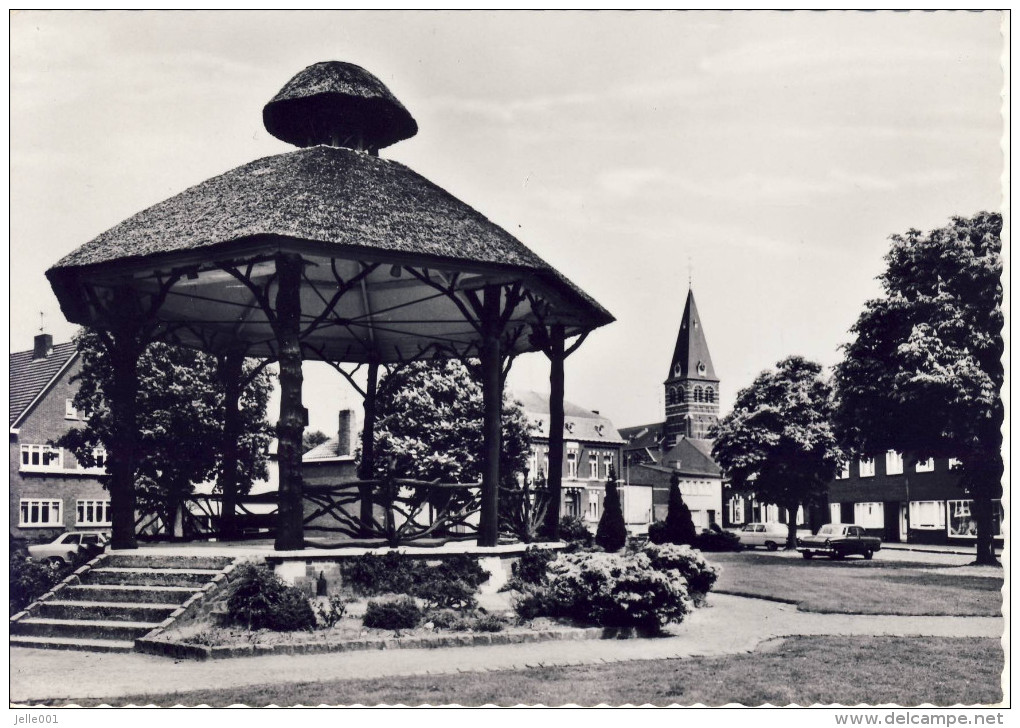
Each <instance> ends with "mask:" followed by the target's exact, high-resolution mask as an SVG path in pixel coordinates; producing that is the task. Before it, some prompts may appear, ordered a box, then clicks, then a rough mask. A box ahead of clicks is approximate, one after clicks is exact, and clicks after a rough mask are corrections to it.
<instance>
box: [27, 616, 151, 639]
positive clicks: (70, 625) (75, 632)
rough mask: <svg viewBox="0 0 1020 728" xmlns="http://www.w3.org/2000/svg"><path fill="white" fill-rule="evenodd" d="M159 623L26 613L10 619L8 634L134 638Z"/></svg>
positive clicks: (80, 637) (78, 637)
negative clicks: (33, 615) (20, 617)
mask: <svg viewBox="0 0 1020 728" xmlns="http://www.w3.org/2000/svg"><path fill="white" fill-rule="evenodd" d="M158 626H159V622H118V621H104V620H94V619H47V618H43V617H28V618H26V619H19V620H18V621H17V622H11V634H12V635H21V636H26V637H62V638H66V637H71V638H76V639H86V640H91V639H100V640H121V641H124V640H134V639H136V638H138V637H141V636H142V635H144V634H145V633H147V632H149V631H151V630H153V629H155V628H156V627H158Z"/></svg>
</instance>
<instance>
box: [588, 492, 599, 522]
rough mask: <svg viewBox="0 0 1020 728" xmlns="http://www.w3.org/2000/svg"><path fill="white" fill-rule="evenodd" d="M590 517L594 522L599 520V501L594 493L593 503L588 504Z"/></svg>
mask: <svg viewBox="0 0 1020 728" xmlns="http://www.w3.org/2000/svg"><path fill="white" fill-rule="evenodd" d="M588 517H589V518H590V519H591V520H593V521H597V520H599V499H598V496H596V495H595V494H594V493H592V496H591V501H590V502H589V503H588Z"/></svg>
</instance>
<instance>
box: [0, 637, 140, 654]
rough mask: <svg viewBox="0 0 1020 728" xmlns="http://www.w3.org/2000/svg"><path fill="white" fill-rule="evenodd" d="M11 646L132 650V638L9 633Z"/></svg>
mask: <svg viewBox="0 0 1020 728" xmlns="http://www.w3.org/2000/svg"><path fill="white" fill-rule="evenodd" d="M9 642H10V645H11V647H28V648H32V649H38V650H86V651H88V652H132V651H133V650H134V649H135V643H134V641H133V640H94V639H80V638H75V637H28V636H24V635H11V636H10V640H9Z"/></svg>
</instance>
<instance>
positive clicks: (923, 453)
mask: <svg viewBox="0 0 1020 728" xmlns="http://www.w3.org/2000/svg"><path fill="white" fill-rule="evenodd" d="M1001 231H1002V216H1001V215H999V214H998V213H989V212H981V213H978V214H977V215H975V216H974V217H972V218H969V219H966V218H961V217H954V218H952V221H951V222H950V224H949V225H947V226H946V227H943V228H939V229H937V230H932V231H931V232H929V233H927V234H924V233H922V232H921V231H919V230H913V229H912V230H908V231H907V232H906V234H904V235H893V236H892V238H891V240H892V246H891V248H890V250H889V253H888V254H887V255H886V257H885V260H886V264H887V267H886V270H885V272H884V273H883V274H882V275H881V276H879V281H880V282H881V283H882V288H883V289H884V295H883V296H882V297H881V298H877V299H873V300H871V301H868V302H867V303H866V304H865V305H864V311H863V312H862V313H861V315H860V317H859V318H858V320H857V323H855V324H854V326H853V328H852V329H851V333H852V334H854V335H855V338H854V340H853V341H851V342H850V343H849V344H846V345H845V346H844V347H843V348H844V352H845V356H844V359H843V361H842V362H841V363H840V364H839V365H838V366H837V367H836V372H835V378H834V379H835V384H836V390H837V395H838V397H837V398H838V410H837V422H838V424H839V426H840V431H841V435H842V436H843V437H844V438H845V440H846V442H847V443H848V444H849V445H850V446H852V447H853V448H855V449H856V450H858V451H859V452H862V453H867V454H871V453H881V452H885V451H887V450H898V451H899V452H901V453H903V454H904V459H905V460H909V461H918V460H927V459H928V458H930V457H952V458H956V459H957V460H959V462H960V465H959V468H958V469H959V470H960V475H961V480H960V483H961V485H962V486H963V487H964V488H965V489H966V491H967V492H968V493H969V494H970V495H971V497H972V498H973V500H974V515H975V519H976V521H977V563H980V564H995V563H998V562H997V561H996V559H995V552H994V550H993V541H992V537H993V533H992V527H993V518H992V501H993V500H994V499H996V498H1000V497H1001V495H1002V482H1001V481H1002V473H1003V461H1002V434H1001V431H1000V428H1001V426H1002V422H1003V404H1002V400H1001V398H1000V396H999V395H1000V391H1001V389H1002V385H1003V366H1002V355H1003V340H1002V326H1003V314H1002V284H1001V281H1000V279H1001V276H1002V258H1001V255H1000V253H1001V248H1002V243H1001V240H1000V234H1001Z"/></svg>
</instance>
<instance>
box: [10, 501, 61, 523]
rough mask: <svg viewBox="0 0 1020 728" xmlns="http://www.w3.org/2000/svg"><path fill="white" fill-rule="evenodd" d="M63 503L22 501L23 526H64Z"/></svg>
mask: <svg viewBox="0 0 1020 728" xmlns="http://www.w3.org/2000/svg"><path fill="white" fill-rule="evenodd" d="M63 505H64V504H63V501H59V500H36V499H29V498H22V499H21V521H20V523H19V525H21V526H28V527H31V526H62V525H64V517H63V512H62V511H63Z"/></svg>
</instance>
